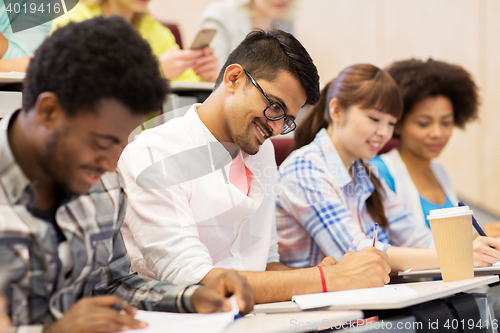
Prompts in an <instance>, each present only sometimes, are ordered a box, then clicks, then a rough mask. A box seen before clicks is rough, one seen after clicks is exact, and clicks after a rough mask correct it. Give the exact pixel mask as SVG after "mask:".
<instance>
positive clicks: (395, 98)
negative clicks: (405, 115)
mask: <svg viewBox="0 0 500 333" xmlns="http://www.w3.org/2000/svg"><path fill="white" fill-rule="evenodd" d="M333 98H336V99H337V100H338V102H339V105H340V107H342V109H343V110H344V111H347V110H348V109H349V107H351V106H352V105H356V106H358V107H359V108H361V109H377V110H381V111H382V112H384V113H388V114H390V115H392V116H394V117H396V118H398V119H399V118H400V117H401V113H402V111H403V100H402V98H401V92H400V91H399V88H398V86H397V84H396V82H395V81H394V80H393V78H392V77H391V76H390V75H389V74H388V73H387V72H386V71H384V70H381V69H380V68H378V67H375V66H373V65H370V64H358V65H353V66H350V67H347V68H346V69H344V70H343V71H342V72H340V74H339V76H338V77H337V78H335V79H333V80H332V81H331V82H329V83H328V84H327V85H326V86H325V87H324V88H323V90H322V91H321V97H320V100H319V102H318V104H316V105H315V106H314V107H312V108H311V110H309V112H308V114H307V115H306V116H305V117H304V119H303V120H302V121H301V122H300V124H299V125H298V126H297V130H296V131H295V143H294V145H293V150H295V149H298V148H300V147H302V146H305V145H307V144H309V143H311V142H312V141H313V140H314V137H315V136H316V134H317V133H318V132H319V131H320V130H321V129H322V128H327V127H328V125H330V124H331V123H332V120H331V118H330V110H329V104H330V101H331V100H332V99H333ZM360 161H361V160H360ZM361 163H362V165H363V167H364V168H365V170H366V173H367V174H368V175H369V176H370V180H371V182H372V183H373V186H374V187H375V189H374V191H373V193H372V195H371V196H370V197H369V198H368V199H367V200H366V207H367V210H368V214H370V216H371V218H372V219H373V220H374V221H377V222H379V224H380V226H381V227H383V228H386V227H388V225H389V222H388V221H387V217H386V216H385V207H384V204H383V196H385V191H384V188H383V187H382V184H381V182H380V180H379V179H378V177H377V176H376V175H374V174H373V173H372V172H370V170H369V169H368V167H367V166H366V164H365V163H364V162H363V161H361Z"/></svg>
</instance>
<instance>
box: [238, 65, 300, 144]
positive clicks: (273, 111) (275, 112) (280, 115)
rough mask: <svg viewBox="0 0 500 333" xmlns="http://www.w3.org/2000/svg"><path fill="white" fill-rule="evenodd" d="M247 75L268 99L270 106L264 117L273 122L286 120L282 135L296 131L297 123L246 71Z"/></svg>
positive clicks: (268, 105) (267, 107)
mask: <svg viewBox="0 0 500 333" xmlns="http://www.w3.org/2000/svg"><path fill="white" fill-rule="evenodd" d="M244 71H245V74H246V75H247V76H248V78H249V79H250V82H252V84H253V85H254V86H255V88H257V89H259V91H260V92H261V93H262V95H264V97H265V98H266V99H267V101H268V102H269V104H267V106H266V108H265V109H264V116H265V117H266V118H267V119H269V120H272V121H277V120H281V119H283V120H284V123H283V129H282V130H281V132H280V134H281V135H285V134H288V133H290V132H291V131H294V130H295V128H296V127H297V125H296V124H295V121H293V119H292V118H290V117H289V116H287V115H286V113H285V110H283V108H282V107H281V105H280V104H279V103H278V102H275V101H273V100H271V99H270V98H269V96H267V94H266V93H265V92H264V90H263V89H262V88H261V87H260V86H259V84H258V83H257V82H256V81H255V80H254V78H253V77H252V75H250V73H248V72H247V71H246V69H244Z"/></svg>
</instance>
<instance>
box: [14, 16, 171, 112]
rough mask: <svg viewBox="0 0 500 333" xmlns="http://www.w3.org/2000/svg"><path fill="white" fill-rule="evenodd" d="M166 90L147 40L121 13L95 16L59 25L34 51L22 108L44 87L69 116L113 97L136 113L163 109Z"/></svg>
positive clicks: (29, 107)
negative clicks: (53, 95) (52, 94)
mask: <svg viewBox="0 0 500 333" xmlns="http://www.w3.org/2000/svg"><path fill="white" fill-rule="evenodd" d="M167 90H168V85H167V82H166V81H165V80H164V79H163V78H162V76H161V73H160V69H159V66H158V62H157V60H156V58H155V57H154V56H153V54H152V51H151V47H150V46H149V44H148V43H147V42H146V41H145V40H144V39H143V38H142V37H141V36H140V35H139V34H138V33H137V31H135V29H134V28H133V27H132V26H131V25H130V24H129V23H127V22H126V21H125V20H124V19H123V18H120V17H117V16H115V17H111V18H103V17H97V18H93V19H90V20H86V21H83V22H81V23H70V24H68V25H67V26H65V27H62V28H60V29H57V30H56V31H55V32H54V33H53V34H52V35H51V36H50V37H48V38H47V39H46V40H45V41H44V42H43V43H42V45H40V47H39V48H38V49H37V51H36V52H35V56H34V58H33V59H32V60H31V62H30V65H29V67H28V70H27V73H26V78H25V80H24V90H23V110H25V111H27V110H30V109H32V108H33V107H34V106H35V102H36V99H37V98H38V96H39V95H40V94H41V93H43V92H53V93H54V94H56V95H57V97H58V99H59V103H60V104H61V107H62V108H63V109H64V110H65V112H66V113H67V114H68V115H75V114H76V113H77V112H79V111H81V110H91V111H92V110H94V109H95V107H96V105H97V103H98V102H99V101H100V100H102V99H115V100H117V101H118V102H120V103H122V104H123V105H124V106H126V107H128V108H129V109H130V110H131V112H132V113H134V114H144V115H147V114H148V113H151V112H152V111H156V110H160V108H161V107H162V104H163V101H164V99H165V97H166V94H167Z"/></svg>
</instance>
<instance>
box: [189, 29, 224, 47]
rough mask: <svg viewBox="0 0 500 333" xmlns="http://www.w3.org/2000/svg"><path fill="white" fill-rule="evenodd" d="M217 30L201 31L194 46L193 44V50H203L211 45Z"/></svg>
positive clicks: (195, 39)
mask: <svg viewBox="0 0 500 333" xmlns="http://www.w3.org/2000/svg"><path fill="white" fill-rule="evenodd" d="M216 32H217V29H201V30H200V31H198V34H197V35H196V37H195V38H194V41H193V44H191V47H190V49H191V50H201V49H204V48H205V47H207V46H208V45H210V42H211V41H212V39H213V38H214V36H215V33H216Z"/></svg>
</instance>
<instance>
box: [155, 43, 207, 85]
mask: <svg viewBox="0 0 500 333" xmlns="http://www.w3.org/2000/svg"><path fill="white" fill-rule="evenodd" d="M202 56H203V50H167V51H165V52H163V53H162V54H160V55H159V56H158V62H159V63H160V67H161V70H162V72H163V76H164V77H165V78H166V79H168V80H172V79H175V78H178V77H179V76H181V74H182V73H184V71H185V70H187V69H189V68H193V67H194V66H195V64H196V59H198V58H200V57H202Z"/></svg>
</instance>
